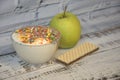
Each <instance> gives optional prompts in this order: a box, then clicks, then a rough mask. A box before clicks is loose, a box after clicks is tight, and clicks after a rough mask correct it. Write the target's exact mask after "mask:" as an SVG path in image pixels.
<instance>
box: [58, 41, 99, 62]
mask: <svg viewBox="0 0 120 80" xmlns="http://www.w3.org/2000/svg"><path fill="white" fill-rule="evenodd" d="M97 49H98V46H96V45H94V44H92V43H89V42H85V43H83V44H81V45H80V46H78V47H76V48H73V49H71V50H69V51H67V52H66V53H63V54H62V55H60V56H58V57H57V58H56V59H57V60H59V61H61V62H63V63H65V64H70V63H72V62H74V61H75V60H77V59H79V58H81V57H83V56H85V55H87V54H89V53H91V52H94V51H96V50H97Z"/></svg>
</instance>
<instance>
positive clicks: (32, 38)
mask: <svg viewBox="0 0 120 80" xmlns="http://www.w3.org/2000/svg"><path fill="white" fill-rule="evenodd" d="M59 40H60V32H59V31H57V30H56V29H53V28H49V27H43V26H30V27H23V28H20V29H17V30H15V32H13V34H12V43H13V46H14V49H15V51H16V53H17V54H18V56H20V58H22V59H23V60H25V61H26V62H29V63H32V64H41V63H45V62H48V61H49V60H50V59H51V58H52V57H54V54H55V52H56V50H57V49H58V44H59Z"/></svg>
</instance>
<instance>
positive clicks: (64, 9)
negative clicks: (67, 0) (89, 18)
mask: <svg viewBox="0 0 120 80" xmlns="http://www.w3.org/2000/svg"><path fill="white" fill-rule="evenodd" d="M66 10H67V5H66V6H65V9H64V14H63V18H64V17H66V15H65V12H66Z"/></svg>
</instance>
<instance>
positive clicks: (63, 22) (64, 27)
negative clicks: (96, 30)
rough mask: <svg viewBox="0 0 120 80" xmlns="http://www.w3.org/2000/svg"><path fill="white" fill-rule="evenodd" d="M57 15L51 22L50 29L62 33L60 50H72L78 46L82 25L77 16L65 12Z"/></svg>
mask: <svg viewBox="0 0 120 80" xmlns="http://www.w3.org/2000/svg"><path fill="white" fill-rule="evenodd" d="M63 15H64V13H60V14H57V15H55V16H54V17H53V18H52V20H51V21H50V27H53V28H55V29H57V30H58V31H60V33H61V40H60V44H59V48H71V47H73V46H75V45H76V43H77V42H78V41H79V39H80V36H81V25H80V21H79V19H78V18H77V16H76V15H74V14H72V13H70V12H65V17H63Z"/></svg>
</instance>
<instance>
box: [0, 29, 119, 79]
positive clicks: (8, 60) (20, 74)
mask: <svg viewBox="0 0 120 80" xmlns="http://www.w3.org/2000/svg"><path fill="white" fill-rule="evenodd" d="M86 41H89V42H92V43H94V44H96V45H98V46H99V47H100V49H99V50H98V51H96V52H94V53H92V54H90V55H87V56H86V57H84V58H82V59H80V60H78V61H76V62H75V63H73V64H71V65H69V66H65V65H63V64H61V63H58V62H56V61H54V62H52V63H50V62H48V63H45V64H42V65H39V66H35V65H32V64H28V63H26V62H24V61H23V60H21V59H20V58H19V57H17V56H16V53H15V52H12V53H10V54H5V55H1V56H0V80H120V27H107V28H103V29H99V30H97V29H96V30H94V31H92V32H89V33H84V34H82V36H81V39H80V41H79V42H78V44H77V45H76V46H79V45H80V44H81V43H83V42H86ZM76 46H75V47H76ZM68 50H69V49H58V50H57V52H56V56H57V55H59V54H62V53H64V52H66V51H68Z"/></svg>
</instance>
